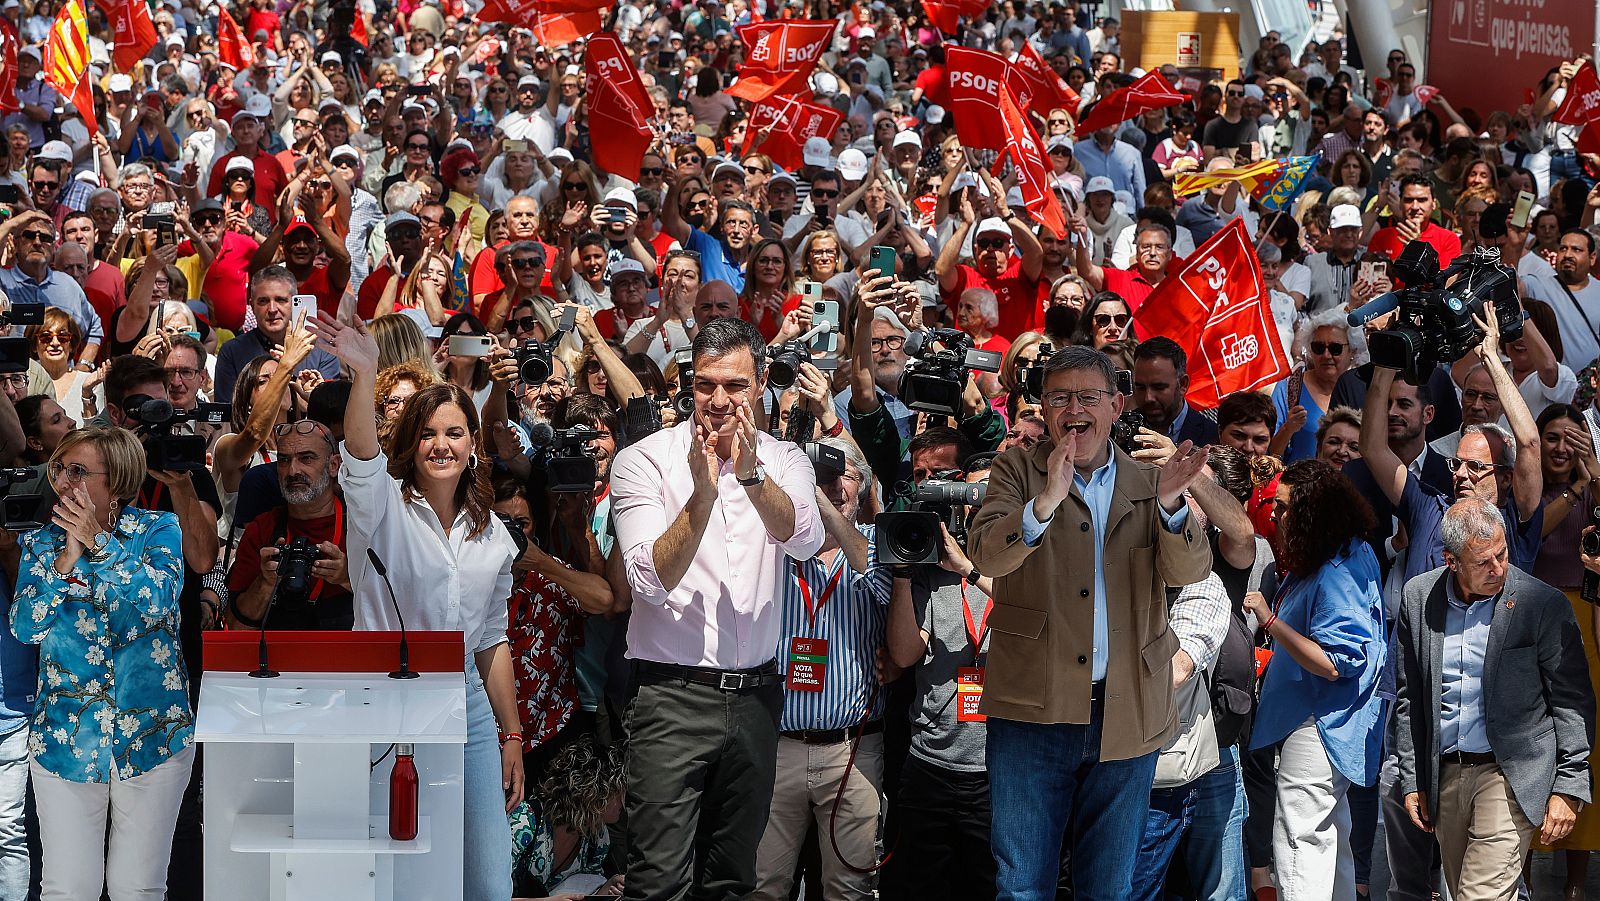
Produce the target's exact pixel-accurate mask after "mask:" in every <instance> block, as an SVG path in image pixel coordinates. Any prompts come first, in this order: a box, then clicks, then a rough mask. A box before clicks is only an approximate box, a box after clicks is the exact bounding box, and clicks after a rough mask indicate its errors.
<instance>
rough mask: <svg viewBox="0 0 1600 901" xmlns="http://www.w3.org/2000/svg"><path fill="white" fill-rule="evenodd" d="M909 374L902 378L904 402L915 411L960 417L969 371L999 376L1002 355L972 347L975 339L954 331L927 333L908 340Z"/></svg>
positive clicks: (938, 330) (926, 331)
mask: <svg viewBox="0 0 1600 901" xmlns="http://www.w3.org/2000/svg"><path fill="white" fill-rule="evenodd" d="M906 356H908V357H911V360H909V361H908V362H907V363H906V368H905V372H903V373H901V374H900V385H899V390H898V391H897V392H896V393H897V394H899V395H900V400H901V401H903V402H904V403H905V405H906V406H908V407H910V408H911V409H913V410H922V411H925V412H928V413H940V414H943V415H945V416H956V415H958V414H959V413H960V411H961V394H962V392H963V391H964V390H966V386H967V372H968V370H972V369H977V370H981V371H983V372H999V371H1000V359H1001V355H1000V354H999V353H998V352H996V351H992V350H978V349H976V348H974V347H973V346H972V336H971V335H968V334H967V333H966V332H963V331H958V330H956V329H951V328H935V329H927V330H924V331H920V332H914V333H912V335H911V337H910V338H907V339H906Z"/></svg>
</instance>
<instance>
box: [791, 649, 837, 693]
mask: <svg viewBox="0 0 1600 901" xmlns="http://www.w3.org/2000/svg"><path fill="white" fill-rule="evenodd" d="M827 681H828V643H827V642H826V641H823V640H822V639H820V638H792V639H790V640H789V671H788V678H786V679H785V680H784V683H783V687H784V688H787V689H789V690H790V691H821V690H822V686H823V685H825V684H826V683H827Z"/></svg>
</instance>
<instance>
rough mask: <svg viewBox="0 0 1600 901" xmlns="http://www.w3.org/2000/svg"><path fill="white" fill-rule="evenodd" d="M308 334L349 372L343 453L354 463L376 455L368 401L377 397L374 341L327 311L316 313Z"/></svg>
mask: <svg viewBox="0 0 1600 901" xmlns="http://www.w3.org/2000/svg"><path fill="white" fill-rule="evenodd" d="M307 324H308V325H310V326H311V334H312V335H314V336H315V337H316V339H317V344H318V346H319V347H321V348H322V349H323V350H326V351H328V352H329V353H331V354H333V355H334V356H335V357H337V358H338V359H339V362H341V363H343V364H344V368H345V371H347V372H349V373H350V382H351V385H350V403H348V404H346V405H345V408H344V450H345V452H346V453H348V454H350V455H351V456H353V457H355V458H356V459H358V460H371V459H373V458H374V457H377V456H378V452H379V450H380V446H379V444H378V421H377V417H375V416H373V409H372V399H373V398H374V397H375V396H377V379H378V342H376V341H374V340H373V338H372V335H370V334H368V333H367V327H366V325H365V324H363V323H362V322H361V321H359V320H357V321H356V322H355V323H354V324H352V325H345V324H344V323H342V322H340V321H339V320H338V319H337V318H335V317H334V315H333V314H332V313H329V312H328V311H327V310H319V311H318V312H317V320H316V322H315V323H307Z"/></svg>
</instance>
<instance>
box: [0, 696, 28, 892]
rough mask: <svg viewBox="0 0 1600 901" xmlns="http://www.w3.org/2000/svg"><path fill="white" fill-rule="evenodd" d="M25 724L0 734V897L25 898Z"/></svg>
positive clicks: (26, 727) (26, 858) (26, 769)
mask: <svg viewBox="0 0 1600 901" xmlns="http://www.w3.org/2000/svg"><path fill="white" fill-rule="evenodd" d="M27 796H28V726H27V724H26V723H24V724H23V726H22V727H21V728H19V729H15V730H13V731H12V732H11V733H10V734H8V735H0V898H26V897H28V829H27V826H25V825H24V823H23V805H24V802H25V801H26V799H27Z"/></svg>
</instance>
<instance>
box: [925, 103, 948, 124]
mask: <svg viewBox="0 0 1600 901" xmlns="http://www.w3.org/2000/svg"><path fill="white" fill-rule="evenodd" d="M944 116H945V112H944V107H942V106H940V105H939V104H937V103H930V104H928V108H927V109H925V110H923V111H922V121H924V122H926V123H928V124H929V125H939V124H941V123H943V122H944Z"/></svg>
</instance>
